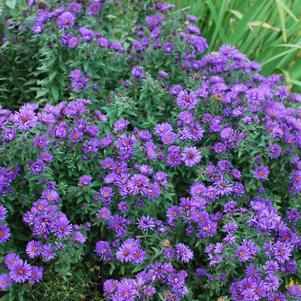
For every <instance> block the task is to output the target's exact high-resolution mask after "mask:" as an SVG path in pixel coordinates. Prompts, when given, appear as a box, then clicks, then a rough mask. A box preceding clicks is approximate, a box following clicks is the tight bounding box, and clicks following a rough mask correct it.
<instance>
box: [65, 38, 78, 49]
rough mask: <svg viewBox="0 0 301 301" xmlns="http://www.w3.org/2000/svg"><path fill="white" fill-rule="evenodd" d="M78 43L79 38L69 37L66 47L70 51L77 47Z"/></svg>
mask: <svg viewBox="0 0 301 301" xmlns="http://www.w3.org/2000/svg"><path fill="white" fill-rule="evenodd" d="M79 42H80V39H79V38H77V37H73V36H71V37H69V38H68V40H67V46H68V48H70V49H74V48H76V47H77V46H78V44H79Z"/></svg>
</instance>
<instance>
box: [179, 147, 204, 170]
mask: <svg viewBox="0 0 301 301" xmlns="http://www.w3.org/2000/svg"><path fill="white" fill-rule="evenodd" d="M181 159H182V161H183V162H184V164H185V165H186V166H188V167H192V166H194V165H196V164H198V163H200V162H201V159H202V156H201V154H200V151H199V150H198V149H197V148H196V147H194V146H192V147H185V148H184V151H183V152H182V154H181Z"/></svg>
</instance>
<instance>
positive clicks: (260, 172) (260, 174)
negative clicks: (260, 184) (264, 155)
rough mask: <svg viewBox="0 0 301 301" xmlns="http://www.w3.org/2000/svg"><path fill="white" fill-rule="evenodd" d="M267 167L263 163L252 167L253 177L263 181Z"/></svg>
mask: <svg viewBox="0 0 301 301" xmlns="http://www.w3.org/2000/svg"><path fill="white" fill-rule="evenodd" d="M269 172H270V171H269V168H268V167H267V166H264V165H260V166H258V167H256V168H255V169H254V177H255V178H256V179H257V180H260V181H264V180H266V179H267V178H268V175H269Z"/></svg>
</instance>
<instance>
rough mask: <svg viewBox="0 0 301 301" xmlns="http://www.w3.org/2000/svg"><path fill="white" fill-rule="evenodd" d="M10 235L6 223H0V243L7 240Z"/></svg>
mask: <svg viewBox="0 0 301 301" xmlns="http://www.w3.org/2000/svg"><path fill="white" fill-rule="evenodd" d="M10 236H11V233H10V229H9V227H8V225H6V224H2V225H0V244H3V243H5V242H6V241H7V240H9V238H10Z"/></svg>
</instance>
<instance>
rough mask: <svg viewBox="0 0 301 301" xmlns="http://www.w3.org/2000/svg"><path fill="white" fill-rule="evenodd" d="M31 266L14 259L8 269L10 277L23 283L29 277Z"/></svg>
mask: <svg viewBox="0 0 301 301" xmlns="http://www.w3.org/2000/svg"><path fill="white" fill-rule="evenodd" d="M30 273H31V267H30V265H29V264H28V263H27V262H26V261H23V260H18V261H16V262H15V263H14V264H13V266H12V267H11V269H10V273H9V275H10V278H11V279H12V280H13V281H14V282H16V283H24V282H25V281H26V280H28V278H29V277H30Z"/></svg>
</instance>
